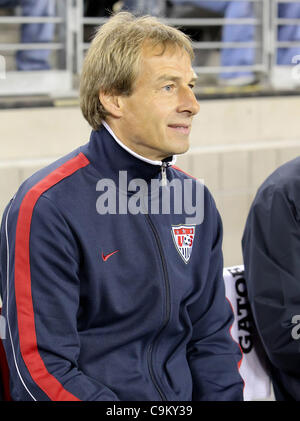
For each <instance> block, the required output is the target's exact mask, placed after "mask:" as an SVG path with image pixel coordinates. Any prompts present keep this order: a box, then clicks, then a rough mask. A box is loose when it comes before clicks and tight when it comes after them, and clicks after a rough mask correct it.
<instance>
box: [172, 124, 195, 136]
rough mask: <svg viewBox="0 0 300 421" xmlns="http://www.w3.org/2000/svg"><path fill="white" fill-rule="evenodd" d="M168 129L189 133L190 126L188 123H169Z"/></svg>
mask: <svg viewBox="0 0 300 421" xmlns="http://www.w3.org/2000/svg"><path fill="white" fill-rule="evenodd" d="M168 127H170V129H173V130H176V131H177V132H178V133H183V134H189V132H190V128H191V126H189V125H188V124H169V125H168Z"/></svg>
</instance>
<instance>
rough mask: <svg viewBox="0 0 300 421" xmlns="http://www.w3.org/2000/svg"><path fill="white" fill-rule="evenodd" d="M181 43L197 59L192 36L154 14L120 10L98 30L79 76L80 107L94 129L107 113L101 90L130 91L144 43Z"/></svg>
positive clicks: (112, 91) (165, 44) (165, 45)
mask: <svg viewBox="0 0 300 421" xmlns="http://www.w3.org/2000/svg"><path fill="white" fill-rule="evenodd" d="M145 42H150V43H151V45H153V47H155V46H157V45H162V46H163V47H164V48H166V47H167V46H169V45H171V46H178V47H180V48H183V49H185V50H186V51H187V52H188V54H189V55H190V57H191V61H192V60H193V59H194V52H193V48H192V45H191V40H190V38H189V37H188V36H187V35H185V34H184V33H183V32H181V31H180V30H179V29H176V28H174V27H171V26H168V25H165V24H163V23H162V22H159V20H158V19H157V18H155V17H152V16H142V17H135V16H134V15H132V14H131V13H128V12H120V13H117V14H116V15H114V16H112V17H111V18H109V20H108V21H107V22H106V23H105V24H104V25H102V26H101V27H100V28H99V30H98V31H97V33H96V35H95V37H94V39H93V41H92V43H91V46H90V48H89V50H88V52H87V55H86V57H85V60H84V64H83V69H82V74H81V80H80V107H81V110H82V113H83V115H84V117H85V118H86V120H87V121H88V122H89V124H90V125H91V126H92V128H93V129H94V130H98V129H99V127H100V126H101V123H102V120H104V119H105V117H106V116H107V115H108V112H107V111H106V110H105V108H104V107H103V105H102V104H101V102H100V100H99V92H100V91H102V92H104V93H114V94H116V95H128V96H129V95H131V93H132V91H133V86H134V82H135V80H136V78H137V76H138V72H139V64H140V58H141V50H142V46H143V44H144V43H145Z"/></svg>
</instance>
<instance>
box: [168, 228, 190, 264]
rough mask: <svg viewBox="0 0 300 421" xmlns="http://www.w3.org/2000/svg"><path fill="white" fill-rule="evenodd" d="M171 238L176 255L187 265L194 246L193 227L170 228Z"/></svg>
mask: <svg viewBox="0 0 300 421" xmlns="http://www.w3.org/2000/svg"><path fill="white" fill-rule="evenodd" d="M172 236H173V240H174V243H175V246H176V249H177V251H178V253H179V254H180V256H181V257H182V259H183V261H184V262H185V263H188V262H189V260H190V257H191V254H192V248H193V244H194V237H195V225H176V226H172Z"/></svg>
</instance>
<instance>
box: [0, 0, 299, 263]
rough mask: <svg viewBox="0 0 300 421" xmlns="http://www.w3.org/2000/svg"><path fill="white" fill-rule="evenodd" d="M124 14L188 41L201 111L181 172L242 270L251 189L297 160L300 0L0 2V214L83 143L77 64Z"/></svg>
mask: <svg viewBox="0 0 300 421" xmlns="http://www.w3.org/2000/svg"><path fill="white" fill-rule="evenodd" d="M120 10H130V11H132V12H134V13H136V14H151V15H155V16H158V17H160V18H161V19H163V20H164V21H165V22H167V23H169V24H171V25H174V26H176V27H179V28H180V29H182V30H183V31H184V32H186V33H187V34H189V35H190V36H191V37H192V40H193V45H194V49H195V54H196V58H195V62H194V69H195V71H196V73H197V74H198V75H199V80H198V82H197V86H196V91H195V92H196V96H197V99H198V100H199V103H200V106H201V109H200V113H199V114H198V116H196V117H195V120H194V126H193V130H192V135H191V148H190V150H189V152H188V153H187V154H185V155H184V156H180V157H178V161H177V165H178V166H180V167H181V168H182V169H183V170H185V171H187V172H189V173H190V174H192V175H194V176H195V177H198V178H200V179H203V180H204V182H205V184H206V185H207V186H208V188H209V189H210V191H211V192H212V194H213V195H214V198H215V200H216V203H217V206H218V209H219V211H220V213H221V216H222V219H223V226H224V243H223V251H224V263H225V266H233V265H240V264H242V253H241V237H242V232H243V228H244V225H245V221H246V217H247V214H248V211H249V207H250V204H251V202H252V200H253V198H254V195H255V193H256V191H257V188H258V187H259V185H260V184H261V182H262V181H263V180H264V179H265V178H266V177H267V176H268V175H269V174H270V173H271V172H272V171H273V170H274V169H275V168H277V167H278V166H279V165H281V164H283V163H284V162H286V161H288V160H290V159H293V158H295V157H296V156H298V155H299V153H300V0H298V1H295V0H294V1H291V0H290V1H279V0H252V1H248V0H247V1H246V0H239V1H233V0H226V1H215V0H210V1H200V0H190V1H185V0H168V1H165V0H147V1H146V0H124V1H112V0H56V1H55V0H34V1H33V0H0V146H1V148H0V192H1V194H0V213H1V215H2V212H3V210H4V207H5V205H6V204H7V202H8V201H9V199H10V198H11V196H12V195H13V194H14V193H15V191H16V189H17V188H18V186H19V185H20V183H21V182H22V181H23V180H24V179H25V178H27V177H28V176H30V175H31V174H32V173H33V172H35V171H36V170H37V169H39V168H41V167H43V166H45V165H47V164H48V163H50V162H52V161H53V160H55V159H57V158H58V157H60V156H62V155H64V154H65V153H68V152H70V151H71V150H73V149H75V148H76V147H77V146H79V145H81V144H84V143H86V142H87V141H88V139H89V135H90V130H91V129H90V127H89V126H88V123H87V122H86V121H85V120H84V119H83V117H82V115H81V111H80V109H79V101H78V83H79V77H80V72H81V68H82V62H83V59H84V55H85V52H86V50H87V48H88V46H89V43H90V42H91V39H92V38H93V34H94V33H95V30H96V29H97V28H98V27H99V26H100V25H101V24H103V23H104V22H105V21H106V19H107V18H108V16H109V15H110V14H111V12H112V11H113V12H117V11H120Z"/></svg>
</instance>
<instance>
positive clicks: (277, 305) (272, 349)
mask: <svg viewBox="0 0 300 421" xmlns="http://www.w3.org/2000/svg"><path fill="white" fill-rule="evenodd" d="M291 197H292V195H291V194H288V193H287V192H286V191H285V189H284V188H278V187H277V186H276V185H273V184H272V185H269V186H268V187H267V188H264V189H260V191H259V192H258V194H257V196H256V198H255V200H254V203H253V205H252V207H251V209H250V212H249V215H248V219H247V222H246V226H245V230H244V235H243V240H242V246H243V256H244V264H245V279H246V282H247V289H248V296H249V302H250V305H251V308H252V313H253V316H254V320H255V324H256V327H257V329H258V332H259V334H260V336H261V339H262V342H263V345H264V348H265V350H266V353H267V355H268V357H269V359H270V361H271V363H272V365H273V366H274V367H275V369H277V370H278V372H279V374H280V377H282V379H281V382H282V383H283V384H284V387H285V389H286V390H287V391H288V393H290V395H291V396H293V398H294V399H297V400H299V399H300V342H299V335H298V334H299V331H300V329H299V327H298V329H297V324H299V321H300V265H299V256H300V235H299V233H300V215H299V209H297V207H296V206H295V203H294V201H293V200H292V199H291ZM295 322H296V324H295Z"/></svg>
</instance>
